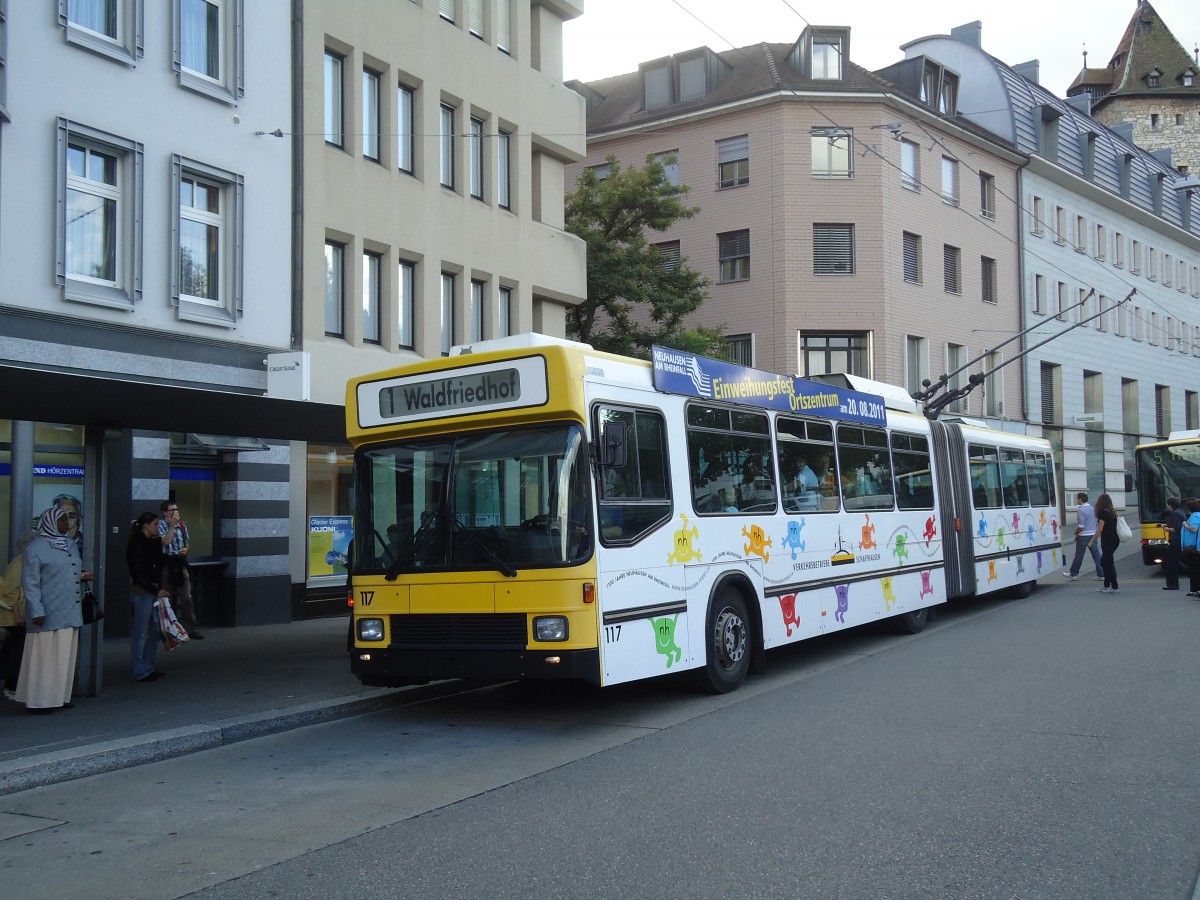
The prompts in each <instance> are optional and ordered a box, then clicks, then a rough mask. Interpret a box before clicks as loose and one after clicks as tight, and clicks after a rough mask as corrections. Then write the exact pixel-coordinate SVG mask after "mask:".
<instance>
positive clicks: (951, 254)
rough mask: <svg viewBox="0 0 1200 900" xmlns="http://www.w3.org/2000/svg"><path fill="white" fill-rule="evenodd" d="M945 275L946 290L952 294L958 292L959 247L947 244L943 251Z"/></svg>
mask: <svg viewBox="0 0 1200 900" xmlns="http://www.w3.org/2000/svg"><path fill="white" fill-rule="evenodd" d="M943 270H944V271H943V276H944V279H945V282H946V290H947V291H949V292H950V293H952V294H957V293H958V248H957V247H951V246H950V245H949V244H946V245H945V250H944V251H943Z"/></svg>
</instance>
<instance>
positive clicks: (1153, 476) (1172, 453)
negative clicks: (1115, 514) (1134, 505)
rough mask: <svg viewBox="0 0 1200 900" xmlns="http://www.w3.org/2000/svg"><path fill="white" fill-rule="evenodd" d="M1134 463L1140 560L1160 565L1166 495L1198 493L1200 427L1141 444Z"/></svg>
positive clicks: (1182, 496)
mask: <svg viewBox="0 0 1200 900" xmlns="http://www.w3.org/2000/svg"><path fill="white" fill-rule="evenodd" d="M1133 467H1134V477H1135V478H1136V479H1137V482H1136V483H1137V491H1138V516H1139V518H1140V519H1141V522H1142V527H1141V531H1142V562H1143V563H1145V564H1146V565H1148V566H1157V565H1161V564H1162V562H1163V561H1164V560H1165V559H1166V558H1167V533H1166V531H1165V530H1164V529H1163V516H1164V515H1165V514H1166V511H1167V498H1168V497H1178V498H1179V499H1180V500H1190V499H1194V498H1197V497H1200V431H1195V430H1192V431H1172V432H1171V434H1170V436H1169V437H1168V438H1167V439H1166V440H1165V441H1154V442H1153V443H1150V444H1140V445H1139V446H1137V447H1136V448H1135V449H1134V451H1133Z"/></svg>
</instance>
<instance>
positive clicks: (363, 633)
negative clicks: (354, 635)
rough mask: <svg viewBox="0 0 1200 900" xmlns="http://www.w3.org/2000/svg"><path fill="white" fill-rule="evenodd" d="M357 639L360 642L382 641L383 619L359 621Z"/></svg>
mask: <svg viewBox="0 0 1200 900" xmlns="http://www.w3.org/2000/svg"><path fill="white" fill-rule="evenodd" d="M358 639H359V640H360V641H382V640H383V619H359V620H358Z"/></svg>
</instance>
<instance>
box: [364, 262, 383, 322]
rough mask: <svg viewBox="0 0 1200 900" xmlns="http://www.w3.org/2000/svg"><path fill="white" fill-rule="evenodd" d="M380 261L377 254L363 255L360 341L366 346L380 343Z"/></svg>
mask: <svg viewBox="0 0 1200 900" xmlns="http://www.w3.org/2000/svg"><path fill="white" fill-rule="evenodd" d="M381 261H382V257H381V256H380V255H379V254H378V253H369V252H368V253H363V268H362V339H363V341H365V342H366V343H368V344H378V343H380V334H379V272H380V262H381Z"/></svg>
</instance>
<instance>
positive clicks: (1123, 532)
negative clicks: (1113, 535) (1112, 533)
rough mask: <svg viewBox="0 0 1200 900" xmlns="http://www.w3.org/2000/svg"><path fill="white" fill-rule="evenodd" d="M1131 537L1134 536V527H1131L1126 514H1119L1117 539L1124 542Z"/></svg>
mask: <svg viewBox="0 0 1200 900" xmlns="http://www.w3.org/2000/svg"><path fill="white" fill-rule="evenodd" d="M1131 537H1133V529H1131V528H1130V527H1129V523H1128V522H1126V521H1125V517H1124V516H1117V539H1118V540H1120V541H1121V543H1122V544H1123V543H1125V542H1126V541H1127V540H1129V539H1130V538H1131Z"/></svg>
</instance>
